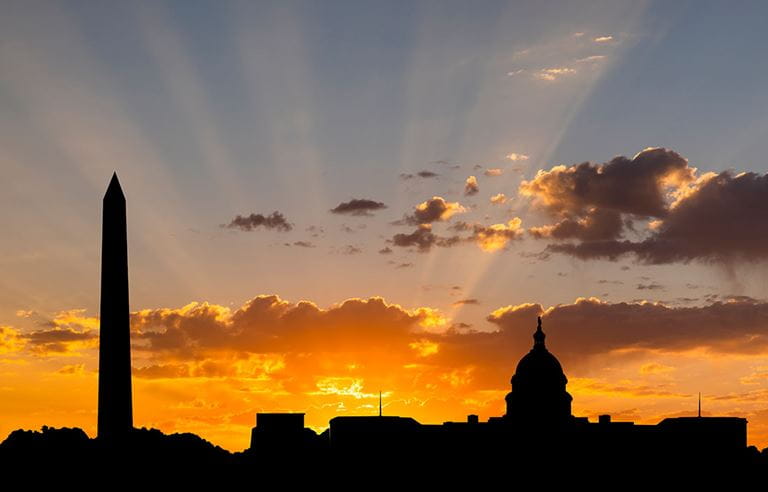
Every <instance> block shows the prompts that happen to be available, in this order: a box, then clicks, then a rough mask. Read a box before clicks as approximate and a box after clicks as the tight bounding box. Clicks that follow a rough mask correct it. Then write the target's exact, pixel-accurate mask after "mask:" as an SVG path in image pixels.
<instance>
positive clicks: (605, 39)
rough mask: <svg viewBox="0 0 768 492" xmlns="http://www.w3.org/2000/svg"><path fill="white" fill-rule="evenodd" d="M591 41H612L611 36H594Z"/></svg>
mask: <svg viewBox="0 0 768 492" xmlns="http://www.w3.org/2000/svg"><path fill="white" fill-rule="evenodd" d="M592 41H594V42H595V43H609V42H611V41H613V36H598V37H596V38H594V39H593V40H592Z"/></svg>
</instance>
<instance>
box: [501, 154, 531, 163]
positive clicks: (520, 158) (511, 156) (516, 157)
mask: <svg viewBox="0 0 768 492" xmlns="http://www.w3.org/2000/svg"><path fill="white" fill-rule="evenodd" d="M506 157H507V159H509V160H510V161H513V162H517V161H527V160H528V156H527V155H525V154H520V153H518V152H511V153H509V154H507V156H506Z"/></svg>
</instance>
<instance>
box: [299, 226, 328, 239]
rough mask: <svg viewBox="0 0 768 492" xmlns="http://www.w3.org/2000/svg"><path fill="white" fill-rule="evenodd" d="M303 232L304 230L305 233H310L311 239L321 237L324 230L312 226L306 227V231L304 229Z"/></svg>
mask: <svg viewBox="0 0 768 492" xmlns="http://www.w3.org/2000/svg"><path fill="white" fill-rule="evenodd" d="M304 230H305V231H307V232H308V233H310V235H311V236H312V237H320V236H322V235H323V234H325V229H323V228H322V227H320V226H314V225H311V226H309V227H307V228H306V229H304Z"/></svg>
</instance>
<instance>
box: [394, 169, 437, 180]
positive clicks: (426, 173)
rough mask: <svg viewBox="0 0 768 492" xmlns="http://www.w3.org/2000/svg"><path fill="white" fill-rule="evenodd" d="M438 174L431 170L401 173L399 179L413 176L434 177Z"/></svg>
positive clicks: (407, 178)
mask: <svg viewBox="0 0 768 492" xmlns="http://www.w3.org/2000/svg"><path fill="white" fill-rule="evenodd" d="M438 176H440V175H439V174H437V173H433V172H432V171H419V172H417V173H416V174H411V173H401V174H400V179H402V180H409V179H414V178H436V177H438Z"/></svg>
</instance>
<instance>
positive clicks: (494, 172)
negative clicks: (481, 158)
mask: <svg viewBox="0 0 768 492" xmlns="http://www.w3.org/2000/svg"><path fill="white" fill-rule="evenodd" d="M483 174H484V175H485V176H488V177H490V178H493V177H496V176H501V175H502V174H504V170H503V169H501V168H498V167H491V168H488V169H486V170H485V171H483Z"/></svg>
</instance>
